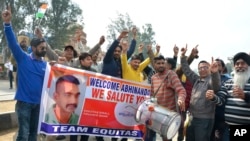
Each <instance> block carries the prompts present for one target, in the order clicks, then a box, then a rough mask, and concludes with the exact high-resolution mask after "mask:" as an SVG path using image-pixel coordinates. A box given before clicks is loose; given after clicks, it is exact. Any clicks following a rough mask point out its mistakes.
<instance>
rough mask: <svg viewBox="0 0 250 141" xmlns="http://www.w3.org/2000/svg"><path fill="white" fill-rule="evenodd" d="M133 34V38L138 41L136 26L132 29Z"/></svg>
mask: <svg viewBox="0 0 250 141" xmlns="http://www.w3.org/2000/svg"><path fill="white" fill-rule="evenodd" d="M132 33H133V38H134V39H136V35H137V28H136V26H134V27H133V28H132Z"/></svg>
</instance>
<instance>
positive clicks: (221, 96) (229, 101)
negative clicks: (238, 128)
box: [207, 52, 250, 141]
mask: <svg viewBox="0 0 250 141" xmlns="http://www.w3.org/2000/svg"><path fill="white" fill-rule="evenodd" d="M233 63H234V71H235V72H234V77H233V78H232V79H229V80H227V81H226V82H225V83H224V84H223V86H222V88H221V90H220V91H218V92H217V93H216V95H215V94H214V92H213V91H207V96H209V97H210V98H211V99H212V100H214V101H215V102H216V103H217V104H218V105H223V104H225V113H224V115H225V122H226V123H227V125H247V124H248V125H249V124H250V118H249V117H250V113H249V109H250V87H249V84H250V56H249V55H248V54H247V53H245V52H239V53H237V54H236V55H235V56H234V57H233ZM236 109H237V110H236ZM223 141H229V127H228V126H227V127H226V129H225V133H224V135H223Z"/></svg>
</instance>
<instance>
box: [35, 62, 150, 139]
mask: <svg viewBox="0 0 250 141" xmlns="http://www.w3.org/2000/svg"><path fill="white" fill-rule="evenodd" d="M59 78H60V80H61V78H64V80H65V79H68V80H70V81H74V82H77V83H76V84H79V85H77V86H78V88H76V87H73V86H71V87H72V89H71V90H73V89H76V90H79V96H78V95H76V96H75V97H74V98H70V95H72V94H73V93H74V92H71V93H65V95H63V96H68V97H69V98H68V99H67V100H59V98H58V97H59V94H58V93H60V92H57V91H62V89H63V90H66V89H70V88H71V87H67V88H66V87H65V88H64V87H63V88H60V89H59V90H57V89H56V87H57V85H59V84H58V79H59ZM72 78H77V80H78V81H79V83H78V81H75V80H74V79H72ZM76 93H77V92H76ZM149 95H150V85H148V84H143V83H137V82H132V81H127V80H123V79H119V78H114V77H110V76H107V75H103V74H100V73H93V72H89V71H85V70H80V69H74V68H71V67H66V66H62V65H54V66H50V65H47V68H46V74H45V79H44V84H43V92H42V100H41V108H40V117H39V129H38V132H39V133H43V134H46V135H83V134H86V135H93V136H106V137H126V138H142V137H143V135H144V130H145V126H144V125H142V124H139V123H137V122H136V121H135V113H136V110H137V108H138V107H139V105H140V104H141V103H142V102H143V101H145V99H147V98H149ZM72 99H77V103H76V104H77V106H75V109H74V106H72V105H73V104H72V103H70V101H72ZM56 105H61V107H63V106H64V107H66V108H65V109H66V110H61V111H60V112H59V113H56V110H57V109H56V107H57V106H56ZM58 107H60V106H58ZM62 109H63V108H62ZM67 109H68V110H72V109H74V112H72V113H70V114H71V115H70V119H69V120H68V123H65V122H63V121H62V122H60V120H58V117H60V116H62V115H65V114H64V113H63V112H64V111H66V113H67ZM64 117H65V116H64Z"/></svg>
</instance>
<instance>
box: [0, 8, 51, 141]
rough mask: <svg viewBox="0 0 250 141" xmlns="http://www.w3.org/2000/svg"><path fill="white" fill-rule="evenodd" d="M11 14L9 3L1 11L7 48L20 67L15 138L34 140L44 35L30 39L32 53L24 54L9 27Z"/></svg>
mask: <svg viewBox="0 0 250 141" xmlns="http://www.w3.org/2000/svg"><path fill="white" fill-rule="evenodd" d="M11 16H12V14H11V9H10V6H8V9H7V10H5V11H3V12H2V19H3V22H4V31H5V35H6V39H7V43H8V47H9V48H10V50H11V52H12V53H13V56H14V58H15V59H16V61H17V66H18V68H20V69H18V74H19V76H18V77H19V79H18V84H19V85H18V88H17V91H16V95H15V99H16V100H17V103H16V109H15V111H16V114H17V118H18V128H19V129H18V134H17V139H16V141H35V140H37V129H38V120H39V113H40V101H41V94H42V87H43V80H44V75H45V69H46V64H47V63H46V62H45V61H44V60H43V59H42V58H43V57H44V55H45V54H46V43H45V40H44V39H43V38H42V39H38V38H33V39H32V40H31V42H30V45H31V48H32V53H31V54H27V53H25V52H24V51H23V50H22V49H21V47H20V45H19V44H18V42H17V40H16V37H15V34H14V32H13V30H12V25H11ZM27 76H28V77H27ZM19 82H20V83H19Z"/></svg>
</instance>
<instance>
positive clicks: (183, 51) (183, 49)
mask: <svg viewBox="0 0 250 141" xmlns="http://www.w3.org/2000/svg"><path fill="white" fill-rule="evenodd" d="M186 52H187V44H186V47H183V48H181V56H185V54H186Z"/></svg>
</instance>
